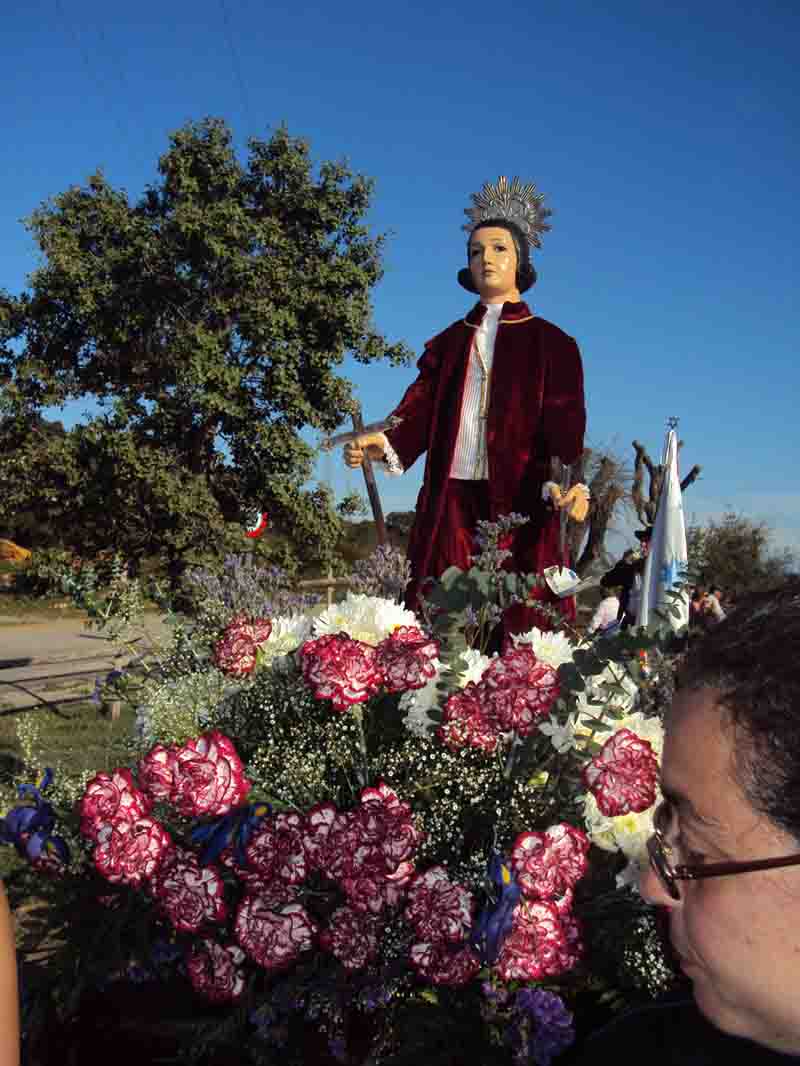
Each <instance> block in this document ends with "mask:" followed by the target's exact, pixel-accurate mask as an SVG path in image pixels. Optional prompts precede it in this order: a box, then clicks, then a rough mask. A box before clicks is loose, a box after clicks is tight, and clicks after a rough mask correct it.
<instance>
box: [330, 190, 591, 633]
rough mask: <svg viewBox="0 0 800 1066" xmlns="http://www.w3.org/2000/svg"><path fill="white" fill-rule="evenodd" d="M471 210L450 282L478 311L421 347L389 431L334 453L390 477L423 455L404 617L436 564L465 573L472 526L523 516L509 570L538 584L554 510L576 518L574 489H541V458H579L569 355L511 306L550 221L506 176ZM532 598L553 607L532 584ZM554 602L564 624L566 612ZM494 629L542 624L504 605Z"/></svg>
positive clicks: (575, 363)
mask: <svg viewBox="0 0 800 1066" xmlns="http://www.w3.org/2000/svg"><path fill="white" fill-rule="evenodd" d="M472 204H473V206H472V207H470V208H467V209H466V211H465V214H466V215H467V216H468V219H469V222H468V224H467V225H465V226H464V227H463V228H464V229H465V230H466V231H467V232H468V234H469V237H468V240H467V267H466V268H465V269H462V270H460V271H459V273H458V280H459V283H460V284H461V285H462V286H463V287H464V288H465V289H467V290H468V291H469V292H474V293H477V294H478V296H479V297H480V299H479V302H478V303H476V304H475V306H474V307H473V308H472V310H471V311H470V312H469V313H468V314H467V316H466V318H464V319H462V320H460V321H458V322H454V323H453V324H452V325H451V326H448V328H447V329H445V330H444V331H443V332H442V333H439V334H437V336H435V337H434V338H433V339H432V340H430V341H428V343H427V344H426V345H425V351H424V353H423V355H422V357H421V359H420V360H419V362H418V364H417V365H418V368H419V376H418V377H417V379H416V381H414V382H413V384H412V385H411V386H410V387H409V388H408V390H407V391H406V393H405V395H404V396H403V398H402V400H401V401H400V404H399V405H398V406H397V407H396V408H395V410H394V411H393V412H392V415H391V416H390V424H391V427H392V428H389V429H387V430H386V432H385V433H365V434H362V435H360V436H359V437H358V438H357V439H355V440H354V441H352V442H351V443H349V444H348V445H347V446H346V447H345V462H346V463H347V465H348V466H350V467H357V466H360V465H361V463H362V462H363V460H364V457H365V455H367V456H369V458H370V459H371V460H373V461H376V462H382V463H383V464H384V467H385V468H386V470H387V471H388V472H389V473H394V474H400V473H402V472H403V471H405V470H408V469H409V467H410V466H411V465H412V464H413V463H414V462H415V461H416V460H417V459H418V458H419V456H420V455H422V454H423V453H426V461H425V476H424V479H423V484H422V490H421V492H420V494H419V498H418V500H417V507H416V518H415V522H414V526H413V528H412V531H411V536H410V540H409V545H408V558H409V561H410V563H411V568H412V580H411V582H410V584H409V586H408V588H407V590H406V603H407V605H408V606H409V607H411V608H412V609H413V608H414V607H416V606H417V603H418V597H419V595H420V592H422V591H424V585H425V582H426V580H427V579H429V578H436V577H439V576H440V575H441V574H442V573H443V572H444V571H445V570H446V569H447V568H448V567H449V566H458V567H460V568H462V569H467V568H468V567H469V565H470V556H472V555H474V554H475V553H476V550H477V549H476V546H475V540H474V535H475V528H476V523H477V522H478V520H479V519H489V520H492V521H494V520H496V519H497V518H498V517H499V516H500V515H504V514H509V513H511V512H516V513H518V514H522V515H525V516H526V517H528V518H529V519H530V521H529V522H528V523H526V524H525V525H523V526H520V527H518V529H517V530H516V531H515V536H514V540H513V544H512V545H511V550H512V553H513V555H512V558H511V559H510V560H509V566H510V567H511V568H513V569H514V570H516V571H517V572H519V573H533V572H535V573H542V572H543V571H544V570H545V569H546V568H548V567H551V566H554V565H555V564H562V565H564V564H566V563H567V562H568V560H566V559H564V558H563V556H562V550H563V545H560V543H559V524H560V523H559V517H560V516H559V508H562V507H564V508H568V509H569V513H570V514H571V515H572V516H573V517H576V518H578V519H579V520H580V519H581V518H582V517H585V513H586V509H587V506H588V492H587V491H586V490H585V487H584V486H580V487H579V488H577V489H573V490H572V491H571V492H570V493H569V494H566V493H560V492H559V490H558V488H557V486H556V485H554V484H553V482H551V481H550V480H549V479H550V477H551V462H552V460H553V459H554V458H556V457H557V458H558V459H560V460H561V462H562V463H564V464H569V463H572V462H574V461H575V460H576V459H577V458H578V457H579V456H580V454H581V453H582V451H583V435H584V430H585V425H586V410H585V405H584V396H583V368H582V364H581V357H580V353H579V351H578V346H577V344H576V343H575V341H574V340H573V339H572V337H569V336H568V335H567V334H566V333H564V332H562V330H560V329H559V328H558V326H554V325H553V324H552V323H551V322H548V321H546V320H545V319H543V318H540V317H539V316H538V315H535V314H533V312H532V311H531V310H530V308H529V307H528V305H527V304H526V303H524V302H523V301H522V299H521V295H520V294H521V293H522V292H525V291H526V290H527V289H529V288H530V287H531V286H532V285H533V284H534V282H535V281H536V271H535V269H534V267H533V264H532V263H531V257H530V249H531V247H534V248H540V247H541V241H540V234H542V233H543V232H545V231H546V230H549V229H550V226H549V225H548V223H547V222H546V219H547V217H548V216H549V215H550V213H551V212H550V211H549V210H548V209H547V208H546V207H544V206H543V196H542V195H541V194H539V193H537V191H536V189H535V187H534V186H533V185H531V184H522V183H521V182H520V181H519V179H518V178H514V179H513V181H511V182H510V183H509V182H508V181H507V179H506V178H504V177H501V178H500V179H499V180H498V181H497V183H496V184H495V185H492V184H488V183H487V184H486V185H484V187H483V189H482V190H481V192H480V193H478V194H475V195H473V196H472ZM562 539H563V538H562ZM533 596H534V598H538V599H540V600H550V601H555V600H556V599H557V597H556V596H555V595H554V594H553V592H552V591H551V590H550V589H548V588H547V587H546V586H545V587H543V588H541V589H537V590H535V591H534V593H533ZM561 603H562V609H563V610H564V611H565V613H566V614H568V615H571V616H573V617H574V601H561ZM505 624H506V630H507V631H508V632H520V631H522V630H524V629H527V628H530V626H531V625H533V624H542V617H541V612H535V611H532V610H531V609H529V608H526V607H514V608H511V609H510V611H509V612H508V614H507V617H506V619H505Z"/></svg>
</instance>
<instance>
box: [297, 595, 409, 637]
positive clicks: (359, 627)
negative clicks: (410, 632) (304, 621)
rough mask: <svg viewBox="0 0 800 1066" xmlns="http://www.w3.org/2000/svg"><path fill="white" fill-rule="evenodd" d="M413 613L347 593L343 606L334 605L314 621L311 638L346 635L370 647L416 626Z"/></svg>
mask: <svg viewBox="0 0 800 1066" xmlns="http://www.w3.org/2000/svg"><path fill="white" fill-rule="evenodd" d="M418 625H419V623H418V622H417V617H416V615H415V614H414V612H413V611H408V610H406V608H405V607H402V606H401V605H400V604H399V603H395V601H394V600H386V599H383V598H382V597H380V596H366V595H363V594H361V593H355V592H349V593H348V594H347V598H346V599H345V600H344V601H343V602H342V603H334V604H333V605H332V606H331V607H328V608H326V609H325V610H324V611H323V612H322V614H320V615H318V616H317V617H316V618H315V619H314V623H313V635H314V636H315V637H321V636H323V635H324V634H325V633H347V635H348V636H349V637H352V638H353V640H360V641H363V643H364V644H371V645H372V646H373V647H374V646H375V645H376V644H380V642H381V641H382V640H385V639H386V638H387V637H388V636H390V635H391V634H392V633H393V632H394V630H395V629H397V628H398V626H418Z"/></svg>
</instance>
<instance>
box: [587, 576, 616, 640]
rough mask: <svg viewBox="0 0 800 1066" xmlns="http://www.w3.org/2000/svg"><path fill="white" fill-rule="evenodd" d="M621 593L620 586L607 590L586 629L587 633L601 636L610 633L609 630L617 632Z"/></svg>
mask: <svg viewBox="0 0 800 1066" xmlns="http://www.w3.org/2000/svg"><path fill="white" fill-rule="evenodd" d="M621 591H622V589H621V588H620V587H619V586H618V585H614V586H612V587H611V588H606V589H605V596H604V597H603V599H602V600H601V601H600V602H599V603H598V605H597V607H596V608H595V612H594V614H593V615H592V620H591V622H590V623H589V625H588V626H587V627H586V632H587V633H590V634H598V635H601V634H604V633H608V632H609V630H612V629H613V630H616V629H617V628H618V626H619V610H620V601H619V596H620V592H621Z"/></svg>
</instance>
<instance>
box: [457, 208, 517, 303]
mask: <svg viewBox="0 0 800 1066" xmlns="http://www.w3.org/2000/svg"><path fill="white" fill-rule="evenodd" d="M487 226H496V227H498V228H500V229H504V230H508V232H509V233H510V234H511V239H512V240H513V242H514V247H515V248H516V250H517V288H518V289H519V291H520V292H526V291H527V290H528V289H529V288H530V287H531V286H532V285H535V284H536V271H535V269H534V266H533V263H532V262H531V250H530V245H529V244H528V239H527V237H526V236H525V234H524V233H523V232H522V230H521V229H520V228H519V226H518V225H517V224H516V223H515V222H509V221H508V219H506V218H487V219H485V220H484V221H483V222H481V223H480V224H479V225H477V226H476V227H475V229H474V230H472V231H471V232H470V235H469V237H468V238H467V266H466V267H464V268H463V269H462V270H459V272H458V283H459V285H461V286H462V287H463V288H465V289H466V290H467V292H477V291H478V290H477V288H476V287H475V282H474V281H473V280H472V274H471V273H470V270H469V244H470V241H471V240H472V234H473V233H477V232H478V230H479V229H486V227H487Z"/></svg>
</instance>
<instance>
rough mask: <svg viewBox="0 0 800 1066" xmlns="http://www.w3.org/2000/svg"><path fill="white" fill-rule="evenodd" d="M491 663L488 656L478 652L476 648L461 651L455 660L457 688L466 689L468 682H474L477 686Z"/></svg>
mask: <svg viewBox="0 0 800 1066" xmlns="http://www.w3.org/2000/svg"><path fill="white" fill-rule="evenodd" d="M491 661H492V660H491V659H490V658H489V656H488V655H484V654H483V653H482V652H479V651H478V650H477V648H467V650H466V651H462V652H461V654H460V655H459V657H458V659H457V660H456V670H458V676H457V678H456V683H457V685H458V687H459V688H466V687H467V685H468V684H469V683H470V681H474V682H475V683H476V684H477V683H478V682H479V681H480V679H481V677H482V676H483V672H484V670H485V669H486V667H487V666H488V665H489V663H490V662H491ZM462 664H463V666H462Z"/></svg>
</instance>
